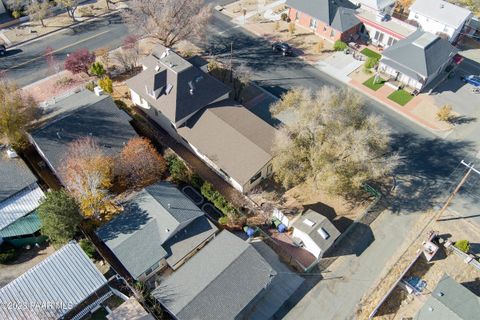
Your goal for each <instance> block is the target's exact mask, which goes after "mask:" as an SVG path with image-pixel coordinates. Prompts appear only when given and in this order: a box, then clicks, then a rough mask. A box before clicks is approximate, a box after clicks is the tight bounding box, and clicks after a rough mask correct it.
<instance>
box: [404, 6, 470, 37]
mask: <svg viewBox="0 0 480 320" xmlns="http://www.w3.org/2000/svg"><path fill="white" fill-rule="evenodd" d="M472 17H473V14H472V12H471V11H470V10H468V9H465V8H462V7H459V6H456V5H454V4H451V3H450V2H447V1H443V0H417V1H415V3H414V4H412V6H411V7H410V13H409V15H408V19H409V20H414V21H416V22H418V24H419V25H420V27H421V28H422V29H423V30H424V31H427V32H430V33H433V34H436V35H441V34H445V35H446V37H447V39H448V41H450V42H454V41H455V40H456V39H457V38H458V36H459V35H460V33H461V32H462V29H463V27H464V26H465V24H467V23H468V22H469V21H470V19H471V18H472Z"/></svg>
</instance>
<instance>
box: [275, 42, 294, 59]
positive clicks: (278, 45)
mask: <svg viewBox="0 0 480 320" xmlns="http://www.w3.org/2000/svg"><path fill="white" fill-rule="evenodd" d="M272 50H273V51H280V52H281V53H282V55H284V56H291V55H292V47H290V46H289V45H288V43H285V42H275V43H274V44H272Z"/></svg>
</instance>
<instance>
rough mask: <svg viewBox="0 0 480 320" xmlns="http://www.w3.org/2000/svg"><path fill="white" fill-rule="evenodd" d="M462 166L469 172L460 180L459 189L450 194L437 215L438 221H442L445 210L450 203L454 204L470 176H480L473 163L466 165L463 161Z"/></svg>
mask: <svg viewBox="0 0 480 320" xmlns="http://www.w3.org/2000/svg"><path fill="white" fill-rule="evenodd" d="M461 164H463V165H464V166H465V167H467V168H468V171H467V173H466V174H465V175H464V176H463V178H462V180H460V182H459V183H458V185H457V187H456V188H455V190H453V192H452V193H451V194H450V196H449V197H448V199H447V201H446V202H445V204H444V205H443V207H442V209H440V211H439V212H438V213H437V217H436V221H438V220H439V219H440V217H441V216H442V214H443V212H445V210H446V209H447V207H448V206H449V205H450V202H452V200H453V198H454V197H455V195H456V194H457V193H458V191H459V190H460V188H461V187H462V186H463V184H464V183H465V181H467V179H468V176H469V175H470V173H472V171H475V172H476V173H478V174H480V171H478V170H477V169H475V168H474V167H473V165H472V164H471V163H466V162H465V161H463V160H462V162H461Z"/></svg>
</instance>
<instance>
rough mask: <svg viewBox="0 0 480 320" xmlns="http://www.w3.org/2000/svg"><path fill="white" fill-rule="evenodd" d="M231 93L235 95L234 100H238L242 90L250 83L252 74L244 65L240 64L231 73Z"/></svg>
mask: <svg viewBox="0 0 480 320" xmlns="http://www.w3.org/2000/svg"><path fill="white" fill-rule="evenodd" d="M233 75H234V77H235V78H234V79H233V91H234V94H235V97H234V98H235V100H240V96H241V94H242V92H243V90H244V89H245V88H246V87H247V86H248V85H249V84H250V82H251V81H252V76H253V72H252V70H251V69H250V68H249V67H247V65H245V64H241V65H239V66H238V67H236V68H235V70H234V71H233Z"/></svg>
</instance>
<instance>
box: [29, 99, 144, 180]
mask: <svg viewBox="0 0 480 320" xmlns="http://www.w3.org/2000/svg"><path fill="white" fill-rule="evenodd" d="M57 105H58V106H54V107H55V108H58V109H62V107H61V106H64V105H66V106H69V107H68V109H69V111H67V112H64V113H61V114H59V115H58V116H57V117H55V118H54V119H53V120H52V121H50V122H49V123H47V124H46V125H44V126H43V127H41V128H39V129H36V130H34V131H33V132H31V133H30V135H31V137H32V138H33V140H34V141H35V144H36V145H37V146H38V147H39V149H40V150H41V152H42V153H43V154H44V155H45V157H46V159H47V160H48V162H49V163H50V164H51V165H52V167H53V168H54V170H56V171H58V169H59V167H60V166H61V163H62V160H63V159H64V157H65V151H66V149H67V147H68V144H69V143H71V142H73V141H75V140H77V139H79V138H83V137H87V136H92V137H94V138H96V140H97V142H98V144H99V145H100V146H102V147H103V149H104V151H105V152H106V153H107V154H112V155H113V154H117V153H118V152H119V151H120V150H121V149H122V148H123V146H124V144H125V143H127V142H128V140H130V139H131V138H133V137H136V136H137V134H136V132H135V130H134V129H133V127H132V126H131V125H130V120H131V118H130V116H128V115H127V114H126V113H125V112H124V111H122V110H120V109H118V108H117V106H116V105H115V103H114V102H113V100H112V98H111V97H110V96H106V95H105V96H96V95H95V94H94V93H92V92H90V91H88V90H83V91H80V92H79V93H76V94H73V95H71V96H69V97H67V98H65V99H63V100H61V101H58V102H57ZM60 105H61V106H60Z"/></svg>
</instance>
